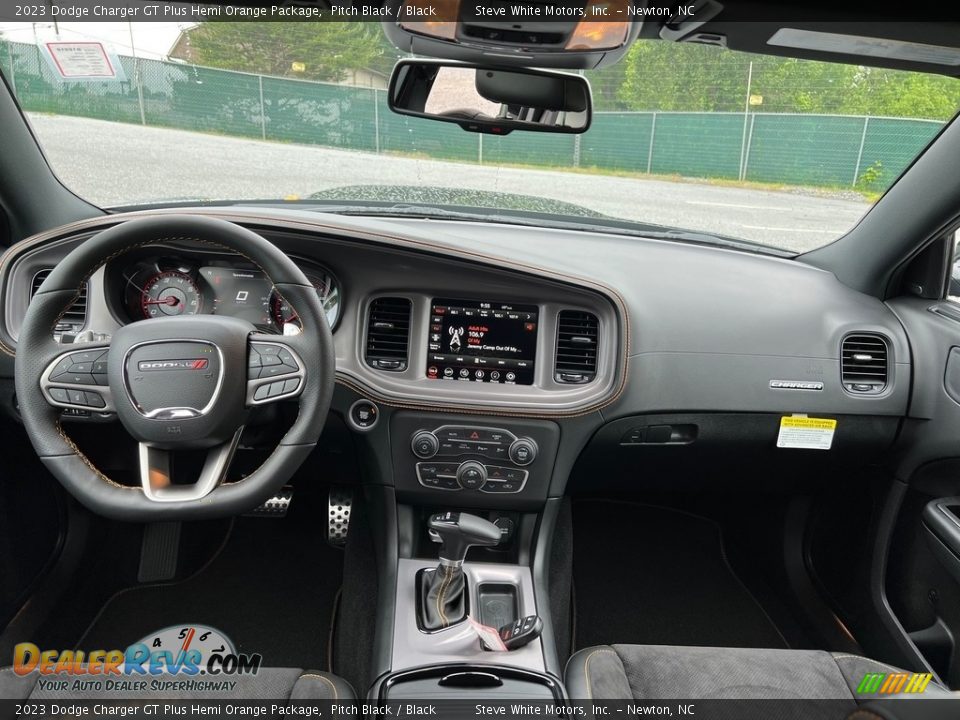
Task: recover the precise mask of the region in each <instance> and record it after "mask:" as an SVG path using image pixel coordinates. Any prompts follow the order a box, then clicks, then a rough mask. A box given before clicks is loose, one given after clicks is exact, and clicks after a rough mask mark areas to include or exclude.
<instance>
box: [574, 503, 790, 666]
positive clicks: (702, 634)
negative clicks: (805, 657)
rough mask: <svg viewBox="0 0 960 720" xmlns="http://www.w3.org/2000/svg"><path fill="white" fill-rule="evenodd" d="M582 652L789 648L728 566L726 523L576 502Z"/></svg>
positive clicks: (578, 637)
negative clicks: (604, 648)
mask: <svg viewBox="0 0 960 720" xmlns="http://www.w3.org/2000/svg"><path fill="white" fill-rule="evenodd" d="M573 538H574V549H573V578H574V590H575V600H576V628H575V637H574V642H575V643H576V647H577V648H584V647H590V646H592V645H603V644H610V643H631V644H643V645H700V646H720V647H766V648H783V647H786V646H787V643H786V642H785V641H784V639H783V637H782V636H781V634H780V633H779V631H778V630H777V628H776V627H775V626H774V624H773V623H772V622H771V620H770V619H769V618H768V617H767V615H766V613H764V611H763V608H762V607H760V605H759V604H758V603H757V601H756V600H755V599H754V597H753V596H752V595H751V594H750V592H749V591H748V590H747V589H746V587H744V585H743V584H742V583H741V582H740V580H739V579H738V578H737V577H736V575H734V574H733V572H732V571H731V569H730V566H729V564H728V563H727V561H726V558H725V556H724V551H723V545H722V540H721V535H720V530H719V527H718V526H717V525H716V524H714V523H713V522H712V521H710V520H706V519H704V518H700V517H696V516H693V515H688V514H685V513H682V512H678V511H674V510H670V509H667V508H662V507H654V506H649V505H639V504H631V503H618V502H603V501H580V502H575V503H574V505H573Z"/></svg>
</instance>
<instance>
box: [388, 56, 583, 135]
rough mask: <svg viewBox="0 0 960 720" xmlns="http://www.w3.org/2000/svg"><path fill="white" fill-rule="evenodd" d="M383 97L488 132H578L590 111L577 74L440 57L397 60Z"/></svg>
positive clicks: (398, 109) (419, 113)
mask: <svg viewBox="0 0 960 720" xmlns="http://www.w3.org/2000/svg"><path fill="white" fill-rule="evenodd" d="M387 97H388V102H389V104H390V109H391V110H393V111H394V112H395V113H399V114H401V115H412V116H414V117H422V118H429V119H431V120H440V121H442V122H452V123H457V124H458V125H459V126H460V127H462V128H463V129H464V130H469V131H471V132H483V133H492V134H494V135H506V134H508V133H510V132H512V131H514V130H529V131H533V132H554V133H582V132H585V131H586V130H587V128H589V127H590V119H591V116H592V112H593V103H592V99H591V95H590V83H588V82H587V80H586V79H585V78H583V77H581V76H579V75H569V74H567V73H559V72H546V71H543V70H528V69H525V68H524V69H516V68H512V69H510V70H503V69H499V68H489V67H481V66H479V65H468V64H465V63H454V62H449V61H443V60H401V61H400V62H398V63H397V64H396V66H395V67H394V68H393V74H392V75H391V77H390V89H389V91H388V92H387Z"/></svg>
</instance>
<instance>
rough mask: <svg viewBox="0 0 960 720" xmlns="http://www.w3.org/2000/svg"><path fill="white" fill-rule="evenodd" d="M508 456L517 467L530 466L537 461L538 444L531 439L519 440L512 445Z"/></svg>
mask: <svg viewBox="0 0 960 720" xmlns="http://www.w3.org/2000/svg"><path fill="white" fill-rule="evenodd" d="M507 455H509V457H510V459H511V460H512V461H513V462H515V463H516V464H517V465H529V464H530V463H532V462H533V461H534V460H536V459H537V444H536V443H535V442H534V441H533V440H531V439H530V438H518V439H517V440H514V441H513V443H511V445H510V449H509V450H508V451H507Z"/></svg>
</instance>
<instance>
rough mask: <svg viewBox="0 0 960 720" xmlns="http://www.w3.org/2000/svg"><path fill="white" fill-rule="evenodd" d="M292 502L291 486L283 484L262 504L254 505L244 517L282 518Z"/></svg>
mask: <svg viewBox="0 0 960 720" xmlns="http://www.w3.org/2000/svg"><path fill="white" fill-rule="evenodd" d="M292 502H293V488H292V487H290V486H289V485H285V486H284V487H283V489H281V490H280V492H278V493H277V494H276V495H274V496H272V497H269V498H267V500H266V502H264V503H263V504H262V505H259V506H257V507H255V508H254V509H253V510H251V511H250V512H248V513H245V517H276V518H282V517H284V516H285V515H286V514H287V510H289V509H290V503H292Z"/></svg>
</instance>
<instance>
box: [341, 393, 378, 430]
mask: <svg viewBox="0 0 960 720" xmlns="http://www.w3.org/2000/svg"><path fill="white" fill-rule="evenodd" d="M347 420H348V421H349V423H350V426H351V427H352V428H353V429H354V430H357V431H359V432H369V431H370V430H373V428H375V427H376V425H377V422H378V421H379V420H380V408H378V407H377V406H376V405H374V404H373V403H372V402H370V401H369V400H357V401H356V402H355V403H354V404H353V405H351V406H350V410H349V412H348V413H347Z"/></svg>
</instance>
